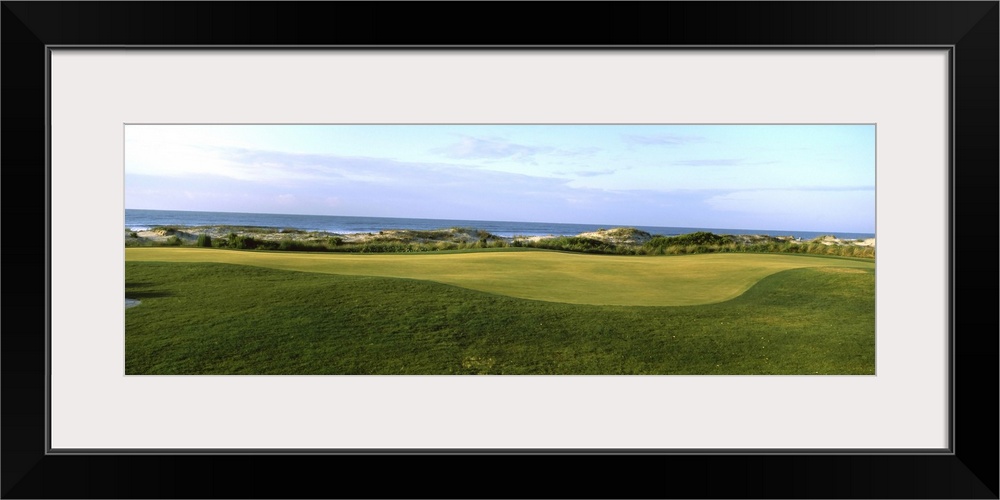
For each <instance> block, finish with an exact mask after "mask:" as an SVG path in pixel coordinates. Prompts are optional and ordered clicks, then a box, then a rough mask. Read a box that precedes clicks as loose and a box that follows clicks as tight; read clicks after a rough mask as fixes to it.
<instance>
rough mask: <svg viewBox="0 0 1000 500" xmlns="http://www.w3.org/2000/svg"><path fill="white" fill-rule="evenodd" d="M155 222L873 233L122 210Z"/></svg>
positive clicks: (353, 229)
mask: <svg viewBox="0 0 1000 500" xmlns="http://www.w3.org/2000/svg"><path fill="white" fill-rule="evenodd" d="M155 226H258V227H270V228H277V229H301V230H304V231H328V232H331V233H341V234H343V233H377V232H379V231H382V230H386V229H416V230H428V229H447V228H450V227H468V228H474V229H481V230H483V231H487V232H489V233H492V234H495V235H497V236H504V237H511V236H518V235H520V236H547V235H556V236H574V235H577V234H580V233H585V232H588V231H596V230H597V229H601V228H604V229H610V228H612V227H625V226H627V227H635V228H638V229H641V230H643V231H646V232H648V233H651V234H659V235H664V236H673V235H678V234H685V233H693V232H696V231H710V232H713V233H716V234H768V235H771V236H795V237H798V238H803V239H810V238H815V237H817V236H822V235H824V234H833V235H836V236H837V237H838V238H845V239H862V238H873V237H875V235H874V234H871V233H838V232H812V231H788V230H781V229H724V228H702V227H658V226H635V225H631V224H618V225H608V224H565V223H553V222H512V221H481V220H460V219H404V218H394V217H346V216H337V215H289V214H245V213H231V212H188V211H179V210H136V209H126V210H125V227H126V228H130V229H133V230H142V229H149V228H151V227H155Z"/></svg>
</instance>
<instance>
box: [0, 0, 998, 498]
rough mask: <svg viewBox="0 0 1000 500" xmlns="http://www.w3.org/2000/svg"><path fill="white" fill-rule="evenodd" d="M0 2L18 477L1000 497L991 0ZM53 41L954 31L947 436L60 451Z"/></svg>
mask: <svg viewBox="0 0 1000 500" xmlns="http://www.w3.org/2000/svg"><path fill="white" fill-rule="evenodd" d="M2 3H3V6H2V14H0V16H2V17H0V21H2V26H0V29H2V36H3V44H2V53H0V60H2V69H3V72H2V75H3V86H2V98H3V104H4V105H3V107H2V122H3V131H2V134H3V135H2V139H3V146H4V147H3V148H2V150H0V155H2V156H0V159H2V165H3V167H4V178H5V179H6V180H7V182H6V183H5V186H6V187H5V189H4V194H5V195H7V196H6V197H5V203H4V218H3V220H4V222H6V225H5V227H4V229H5V232H6V233H7V234H8V235H14V238H13V240H14V241H13V242H11V241H10V240H11V238H10V236H8V243H7V244H5V245H2V248H3V250H2V251H3V255H4V259H5V261H6V262H7V263H8V265H9V267H8V270H9V274H8V277H9V281H8V288H7V293H4V295H3V298H4V302H5V304H4V306H5V310H6V312H7V313H8V314H6V315H5V319H4V326H5V327H6V328H5V329H4V332H3V335H2V336H0V342H2V349H0V356H2V359H0V362H2V365H0V367H2V379H0V384H2V386H0V387H2V406H0V408H2V431H3V439H2V441H0V446H2V454H3V460H2V485H0V486H2V495H3V497H4V498H90V497H104V498H113V497H130V498H194V497H200V498H214V497H227V498H265V497H268V498H309V497H328V498H338V497H358V498H360V497H368V498H371V497H380V498H390V497H391V498H416V497H425V496H432V497H441V498H452V497H463V498H470V497H493V498H495V497H510V498H520V497H537V498H545V497H579V498H595V497H604V498H638V497H646V498H667V497H687V498H765V497H766V498H789V497H795V498H896V497H905V498H927V497H931V498H998V445H997V443H998V440H997V426H996V422H997V421H998V405H997V399H995V398H996V397H997V396H996V395H997V394H998V392H997V390H996V389H997V386H996V384H997V376H996V375H997V368H998V366H997V364H998V358H997V352H998V349H997V347H998V343H997V342H998V336H997V334H996V332H997V331H998V328H997V327H998V320H997V315H996V309H995V307H994V304H996V303H997V302H996V300H995V299H996V294H997V287H996V284H997V283H996V281H995V280H996V276H997V274H996V272H994V270H993V269H992V268H991V267H990V266H991V265H990V264H989V263H990V262H994V260H993V259H992V255H994V252H993V249H992V248H991V247H992V245H993V244H994V243H993V240H994V239H995V237H994V236H993V235H994V231H995V228H997V227H998V225H997V215H998V211H997V206H998V204H997V201H998V200H997V198H998V189H997V186H998V183H997V173H998V165H1000V159H998V136H1000V133H998V116H1000V115H998V95H1000V85H998V66H1000V64H998V63H1000V57H998V40H1000V36H998V19H1000V3H998V2H997V1H985V2H760V3H758V2H639V3H631V2H617V3H607V4H605V3H596V2H595V3H590V2H582V3H574V4H568V3H555V4H553V5H551V6H549V7H551V8H550V9H543V8H541V6H540V5H539V4H538V3H491V2H468V3H465V2H445V3H423V2H403V3H382V2H372V3H353V2H349V3H337V2H330V3H327V2H301V3H300V2H6V1H5V2H2ZM445 14H447V15H445ZM452 19H463V20H466V23H465V24H462V23H454V22H452V21H451V20H452ZM486 19H488V20H489V23H485V22H483V20H486ZM53 45H60V46H78V47H103V46H169V47H177V46H187V45H189V46H219V47H246V46H282V45H291V46H331V45H336V46H344V45H352V46H382V45H392V46H414V45H419V46H460V47H469V48H475V47H490V46H493V47H495V46H521V45H527V46H534V47H554V46H591V47H612V48H613V47H616V46H618V47H621V46H633V47H658V46H687V47H699V46H706V47H712V46H745V47H761V46H787V47H798V48H803V49H809V48H810V47H820V46H827V47H829V46H837V47H858V48H866V47H887V46H893V47H900V46H908V47H927V46H947V47H951V48H950V50H951V60H952V79H953V80H952V81H953V87H952V92H953V94H952V97H953V109H952V114H951V116H952V123H951V124H950V125H951V130H952V132H953V139H954V140H953V149H952V153H953V155H952V167H951V183H952V185H951V188H952V195H951V214H950V218H951V221H952V224H951V231H950V233H951V242H950V246H949V249H950V259H951V271H952V276H951V282H952V283H953V285H952V290H951V293H950V300H951V308H952V313H951V319H952V330H953V331H952V332H951V333H952V335H951V339H952V342H951V345H950V348H951V354H952V356H953V357H952V359H953V363H952V373H951V382H952V394H951V402H952V415H951V421H952V427H951V436H952V443H953V446H952V448H951V450H950V453H943V454H942V453H936V454H862V453H844V454H824V453H815V454H811V453H796V454H768V453H759V454H713V453H694V454H664V455H661V454H644V455H636V454H628V453H623V454H572V453H565V454H562V453H560V454H541V453H530V452H517V453H506V454H498V453H483V454H477V453H463V454H444V453H433V452H427V453H414V454H400V453H393V454H379V453H367V454H356V455H326V454H315V455H297V454H235V453H219V454H202V453H196V452H187V453H181V454H79V455H54V454H50V453H48V452H47V441H46V425H47V424H46V416H47V414H48V401H47V398H46V394H47V391H46V383H47V382H46V381H47V377H46V374H47V371H48V366H47V361H46V360H47V355H46V353H47V349H48V345H47V331H48V316H47V315H48V314H49V308H48V297H47V283H49V277H50V269H49V266H48V259H47V256H48V254H49V253H50V252H51V246H50V245H51V244H52V242H51V238H50V235H49V234H45V235H42V234H40V233H41V228H43V227H47V217H48V215H47V214H48V203H49V200H47V197H46V196H45V195H46V192H47V188H46V186H47V182H48V179H47V160H48V157H47V152H48V144H47V141H48V139H47V137H48V136H47V130H46V127H47V123H46V118H47V114H48V103H47V101H46V98H45V97H46V94H47V76H48V73H47V67H46V61H47V54H46V53H47V47H49V46H53ZM959 194H961V195H960V196H959ZM29 235H30V236H29ZM22 238H23V239H22ZM43 240H44V242H45V245H42V241H43ZM984 254H985V255H986V257H985V258H984V257H983V255H984ZM21 269H24V270H28V272H29V276H28V277H27V278H15V280H14V281H13V284H11V283H12V281H11V279H10V278H11V277H13V276H17V274H15V273H16V272H18V271H19V270H21ZM977 304H986V306H978V305H977ZM26 324H27V325H32V326H23V325H26ZM313 470H323V471H328V474H315V473H313V472H312V471H313ZM373 470H374V471H377V473H378V474H381V475H383V476H385V480H384V481H379V482H370V481H366V480H364V479H363V478H365V477H367V473H368V472H369V471H373ZM566 471H572V473H571V474H568V473H567V472H566Z"/></svg>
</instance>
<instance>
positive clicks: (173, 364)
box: [123, 124, 876, 375]
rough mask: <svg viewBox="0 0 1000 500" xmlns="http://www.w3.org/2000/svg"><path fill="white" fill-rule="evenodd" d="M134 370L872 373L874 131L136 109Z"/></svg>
mask: <svg viewBox="0 0 1000 500" xmlns="http://www.w3.org/2000/svg"><path fill="white" fill-rule="evenodd" d="M124 134H125V151H124V169H125V193H124V194H125V213H124V214H123V215H124V236H123V239H124V246H125V263H124V264H125V283H124V315H125V332H124V334H125V338H124V341H125V373H126V375H240V374H248V375H463V374H484V375H872V374H874V373H875V334H876V332H875V126H874V125H844V124H837V125H576V124H566V125H427V124H415V125H126V126H125V129H124Z"/></svg>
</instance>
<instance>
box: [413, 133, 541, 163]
mask: <svg viewBox="0 0 1000 500" xmlns="http://www.w3.org/2000/svg"><path fill="white" fill-rule="evenodd" d="M550 151H553V148H551V147H548V146H529V145H526V144H517V143H514V142H510V141H508V140H506V139H500V138H492V137H490V138H487V137H472V136H462V138H461V139H460V140H459V141H458V142H455V143H452V144H449V145H447V146H444V147H440V148H434V149H432V150H431V152H432V153H437V154H440V155H443V156H446V157H448V158H455V159H463V160H471V159H494V160H495V159H502V158H518V159H526V158H530V157H532V156H534V155H536V154H539V153H547V152H550Z"/></svg>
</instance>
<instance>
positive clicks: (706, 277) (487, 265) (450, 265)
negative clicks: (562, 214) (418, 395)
mask: <svg viewBox="0 0 1000 500" xmlns="http://www.w3.org/2000/svg"><path fill="white" fill-rule="evenodd" d="M125 260H126V261H127V262H151V261H156V262H175V263H195V262H212V263H223V264H239V265H243V266H255V267H263V268H271V269H278V270H288V271H305V272H311V273H324V274H337V275H354V276H379V277H386V278H412V279H417V280H427V281H434V282H437V283H443V284H450V285H456V286H459V287H462V288H467V289H470V290H478V291H483V292H489V293H495V294H500V295H506V296H510V297H516V298H522V299H533V300H543V301H550V302H561V303H568V304H590V305H622V306H681V305H698V304H711V303H717V302H723V301H726V300H730V299H733V298H735V297H737V296H739V295H740V294H742V293H744V292H745V291H747V290H748V289H749V288H750V287H751V286H753V285H754V284H755V283H757V282H758V281H760V280H761V279H762V278H764V277H766V276H769V275H772V274H774V273H778V272H781V271H785V270H789V269H799V268H821V267H837V268H854V269H859V270H869V271H871V270H874V268H875V263H874V262H873V261H872V260H871V259H865V260H856V259H846V258H833V257H819V256H806V255H791V254H703V255H678V256H657V257H652V256H613V255H591V254H580V253H564V252H551V251H475V252H466V253H435V254H374V255H368V254H329V253H299V252H295V253H293V252H258V251H236V250H220V249H199V248H126V249H125ZM871 300H874V296H872V297H871Z"/></svg>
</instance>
